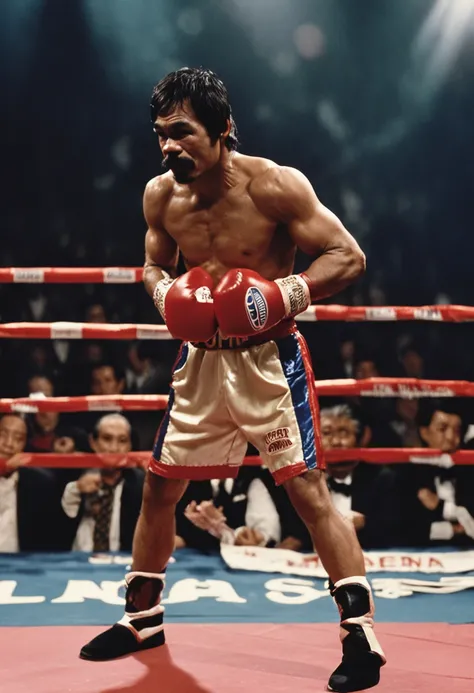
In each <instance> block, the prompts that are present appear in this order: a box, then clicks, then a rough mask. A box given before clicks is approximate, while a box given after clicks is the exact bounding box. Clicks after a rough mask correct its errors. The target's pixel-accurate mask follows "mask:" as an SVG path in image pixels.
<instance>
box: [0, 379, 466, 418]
mask: <svg viewBox="0 0 474 693" xmlns="http://www.w3.org/2000/svg"><path fill="white" fill-rule="evenodd" d="M316 391H317V393H318V395H319V396H324V395H326V396H328V395H331V396H333V395H339V396H346V397H348V396H350V397H354V396H357V395H361V396H362V397H403V398H405V399H414V398H417V399H418V398H420V397H474V383H471V382H468V381H467V380H417V379H416V378H368V379H366V380H352V379H347V380H317V381H316ZM167 404H168V395H86V396H83V397H43V396H42V395H41V396H38V395H37V396H34V395H33V396H31V397H19V398H16V399H12V398H3V399H0V413H5V412H13V413H23V414H36V413H37V412H47V411H54V412H79V411H156V410H158V409H165V408H166V406H167Z"/></svg>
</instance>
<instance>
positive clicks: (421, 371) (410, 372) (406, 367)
mask: <svg viewBox="0 0 474 693" xmlns="http://www.w3.org/2000/svg"><path fill="white" fill-rule="evenodd" d="M400 364H401V366H402V374H401V375H402V377H403V378H424V377H426V373H425V360H424V358H423V356H422V355H421V351H420V350H419V349H418V348H417V347H416V346H415V344H413V343H409V344H408V345H407V346H405V347H404V348H403V349H402V350H401V353H400Z"/></svg>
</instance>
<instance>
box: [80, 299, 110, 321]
mask: <svg viewBox="0 0 474 693" xmlns="http://www.w3.org/2000/svg"><path fill="white" fill-rule="evenodd" d="M85 322H93V323H97V324H100V323H106V322H109V321H108V320H107V315H106V312H105V308H104V306H103V305H102V303H91V304H90V305H89V306H87V308H86V311H85Z"/></svg>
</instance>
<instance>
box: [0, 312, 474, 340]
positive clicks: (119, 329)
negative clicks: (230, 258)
mask: <svg viewBox="0 0 474 693" xmlns="http://www.w3.org/2000/svg"><path fill="white" fill-rule="evenodd" d="M295 319H296V320H298V321H299V322H334V321H343V322H344V321H345V322H390V321H397V320H401V321H425V322H458V323H459V322H473V321H474V308H473V307H471V306H418V307H416V306H379V307H377V308H373V307H368V306H340V305H327V306H310V307H309V308H307V310H305V311H304V313H300V314H299V315H297V316H296V318H295ZM0 337H4V338H7V339H8V338H10V339H15V338H22V339H172V337H171V335H170V333H169V332H168V330H167V329H166V327H165V325H150V324H148V325H147V324H141V325H140V324H135V323H128V324H127V323H125V324H110V323H88V322H71V321H67V320H60V321H56V322H9V323H0Z"/></svg>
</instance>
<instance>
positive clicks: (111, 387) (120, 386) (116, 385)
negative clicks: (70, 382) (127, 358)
mask: <svg viewBox="0 0 474 693" xmlns="http://www.w3.org/2000/svg"><path fill="white" fill-rule="evenodd" d="M124 387H125V373H124V372H123V370H122V369H121V368H119V367H118V366H117V365H116V364H113V363H107V362H102V363H98V364H96V365H95V366H93V368H92V370H91V394H93V395H121V394H122V392H123V390H124Z"/></svg>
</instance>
